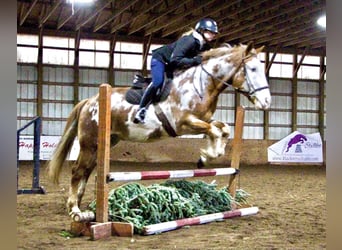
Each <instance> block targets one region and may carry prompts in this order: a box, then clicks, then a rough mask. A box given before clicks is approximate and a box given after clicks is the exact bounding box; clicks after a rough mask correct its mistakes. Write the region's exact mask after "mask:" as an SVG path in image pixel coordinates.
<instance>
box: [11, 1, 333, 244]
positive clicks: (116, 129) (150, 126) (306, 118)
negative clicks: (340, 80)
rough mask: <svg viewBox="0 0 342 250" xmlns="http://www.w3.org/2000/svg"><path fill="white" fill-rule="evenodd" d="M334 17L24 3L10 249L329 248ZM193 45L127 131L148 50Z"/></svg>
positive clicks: (236, 6) (297, 4)
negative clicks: (329, 25)
mask: <svg viewBox="0 0 342 250" xmlns="http://www.w3.org/2000/svg"><path fill="white" fill-rule="evenodd" d="M325 14H326V2H325V1H299V0H298V1H297V0H295V1H269V0H261V1H255V0H253V1H223V0H222V1H218V0H213V1H195V0H185V1H182V2H179V1H175V0H155V1H150V0H130V1H111V0H97V1H80V2H79V1H77V0H69V1H68V0H63V1H62V0H39V1H37V0H17V248H18V249H144V250H145V249H163V250H164V249H182V250H183V249H184V250H185V249H241V250H245V249H296V250H297V249H327V243H326V231H327V230H326V220H327V208H326V144H327V141H326V28H325ZM208 20H212V21H210V22H209V23H210V25H212V24H213V23H215V25H217V28H218V32H217V33H216V32H214V34H215V38H214V40H212V41H209V40H206V38H205V35H203V34H204V33H205V30H207V31H208V30H209V31H210V27H206V28H203V30H202V29H198V27H199V26H200V25H202V22H204V23H205V25H207V24H208ZM208 25H209V24H208ZM196 27H197V28H196ZM191 28H193V30H191ZM207 28H208V29H207ZM189 31H190V32H189ZM184 32H187V34H186V35H184ZM201 32H204V33H201ZM195 33H196V35H199V36H202V38H201V39H203V41H207V43H209V45H210V46H211V49H210V50H208V51H206V52H203V53H201V54H200V57H201V62H200V64H195V65H193V66H191V67H189V68H185V69H183V68H182V69H180V70H175V71H174V74H173V78H172V79H167V80H166V81H165V85H164V86H163V88H161V89H159V90H158V91H160V92H158V95H159V96H158V98H155V99H154V100H153V102H152V103H151V104H149V105H148V107H147V111H146V117H145V122H144V123H136V122H134V116H135V114H136V113H137V111H138V107H139V100H140V98H141V97H142V95H143V91H144V89H145V88H146V87H147V86H151V85H149V84H150V82H151V77H152V76H151V59H152V51H154V50H155V49H157V48H159V47H161V46H163V45H165V44H170V43H172V42H175V41H177V40H178V39H182V38H183V37H182V35H183V36H194V37H195V39H197V38H196V36H195V35H194V34H195ZM189 34H190V35H189ZM152 80H153V79H152ZM147 89H148V87H147ZM159 93H160V94H159ZM57 182H58V183H57Z"/></svg>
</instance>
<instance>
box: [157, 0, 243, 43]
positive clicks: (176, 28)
mask: <svg viewBox="0 0 342 250" xmlns="http://www.w3.org/2000/svg"><path fill="white" fill-rule="evenodd" d="M238 2H240V1H233V2H230V3H229V4H226V5H224V6H222V8H217V6H216V7H213V8H210V9H206V10H205V12H204V13H203V15H202V16H196V17H192V18H189V19H187V20H186V23H187V24H188V25H191V26H194V25H195V23H197V22H198V21H199V19H201V18H204V17H207V16H214V15H215V14H217V13H219V12H222V11H223V10H225V9H227V8H229V7H231V6H233V5H234V4H236V3H238ZM222 19H224V18H222ZM222 19H220V20H222ZM216 22H218V19H216ZM184 28H185V26H184V24H182V25H179V24H178V25H176V26H173V27H171V28H169V29H167V30H165V31H164V32H163V34H162V37H166V36H168V35H170V34H172V33H175V32H177V31H179V30H181V29H184ZM219 29H220V28H219ZM217 38H218V37H217ZM217 38H216V39H217Z"/></svg>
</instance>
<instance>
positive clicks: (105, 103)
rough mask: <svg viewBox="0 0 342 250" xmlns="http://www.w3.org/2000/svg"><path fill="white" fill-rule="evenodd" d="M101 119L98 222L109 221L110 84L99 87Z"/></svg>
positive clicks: (98, 156)
mask: <svg viewBox="0 0 342 250" xmlns="http://www.w3.org/2000/svg"><path fill="white" fill-rule="evenodd" d="M99 89H100V90H99V109H98V110H99V111H101V112H99V114H98V116H99V121H98V144H97V145H98V150H97V178H96V180H97V181H96V222H100V223H105V222H108V192H109V187H108V183H107V174H108V173H109V168H110V162H109V159H110V131H111V94H112V87H111V86H110V85H109V84H105V83H104V84H101V85H100V88H99Z"/></svg>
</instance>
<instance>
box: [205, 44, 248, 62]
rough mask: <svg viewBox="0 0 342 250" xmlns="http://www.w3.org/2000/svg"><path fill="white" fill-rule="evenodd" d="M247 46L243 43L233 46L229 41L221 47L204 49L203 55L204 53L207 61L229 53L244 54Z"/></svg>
mask: <svg viewBox="0 0 342 250" xmlns="http://www.w3.org/2000/svg"><path fill="white" fill-rule="evenodd" d="M245 48H246V45H243V44H239V45H234V46H231V45H230V44H228V43H224V44H222V45H221V46H220V47H217V48H213V49H210V50H207V51H204V52H203V53H202V54H201V55H202V59H203V61H207V60H209V59H211V58H217V57H220V56H223V55H226V54H228V53H229V54H237V55H242V52H243V50H244V49H245ZM238 52H240V53H238Z"/></svg>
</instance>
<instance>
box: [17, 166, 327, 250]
mask: <svg viewBox="0 0 342 250" xmlns="http://www.w3.org/2000/svg"><path fill="white" fill-rule="evenodd" d="M194 167H195V163H194V164H188V163H186V164H180V163H177V164H171V163H168V164H167V163H162V164H158V163H153V164H152V163H145V164H141V163H139V164H133V163H126V162H113V163H112V164H111V171H141V170H155V169H159V170H171V169H172V170H175V169H190V168H194ZM212 167H226V166H222V165H214V166H212ZM240 169H241V174H240V177H239V185H240V188H242V189H243V190H245V191H247V192H248V193H250V194H251V197H249V199H248V200H249V203H250V204H251V205H253V206H257V207H258V208H259V212H258V213H257V214H256V215H251V216H245V217H235V218H232V219H227V220H224V221H220V222H211V223H208V224H205V225H197V226H191V227H186V228H181V229H177V230H174V231H169V232H165V233H162V234H158V235H151V236H141V235H134V236H133V237H132V238H131V237H117V236H113V237H110V238H107V239H101V240H97V241H91V240H90V238H89V237H87V236H83V237H71V238H68V237H65V235H64V236H63V233H65V232H68V231H69V230H70V223H71V219H70V218H69V217H68V215H67V212H66V209H65V201H66V198H67V193H68V186H69V181H70V168H69V167H68V166H65V167H64V168H63V172H62V174H61V179H60V181H61V184H60V186H54V185H52V184H50V183H49V182H48V180H47V178H46V176H45V172H44V170H45V167H44V163H42V166H41V174H40V184H41V186H43V187H44V188H45V190H46V191H47V193H46V194H43V195H38V194H34V195H31V194H21V195H17V246H18V249H144V250H145V249H243V250H245V249H305V250H309V249H326V219H327V214H326V212H327V210H326V178H325V177H326V169H325V166H270V165H263V166H241V167H240ZM31 176H32V165H26V164H22V166H20V171H19V188H29V187H30V186H31V183H32V177H31ZM94 176H95V173H93V175H92V176H91V177H90V180H89V183H88V186H87V190H86V195H85V197H84V201H83V206H82V209H85V208H86V205H87V204H89V202H90V201H91V200H93V199H94V198H95V196H94V190H95V178H94ZM228 178H229V177H227V176H221V177H219V176H214V177H203V178H201V179H202V180H204V181H206V182H211V181H212V180H216V183H217V184H218V186H225V185H227V183H228ZM192 180H194V179H192ZM154 182H158V181H154ZM143 183H144V184H146V185H149V184H151V183H152V181H144V182H143ZM121 184H122V183H121ZM111 185H113V186H111V188H114V187H115V186H117V185H120V183H117V184H114V183H113V184H111Z"/></svg>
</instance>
